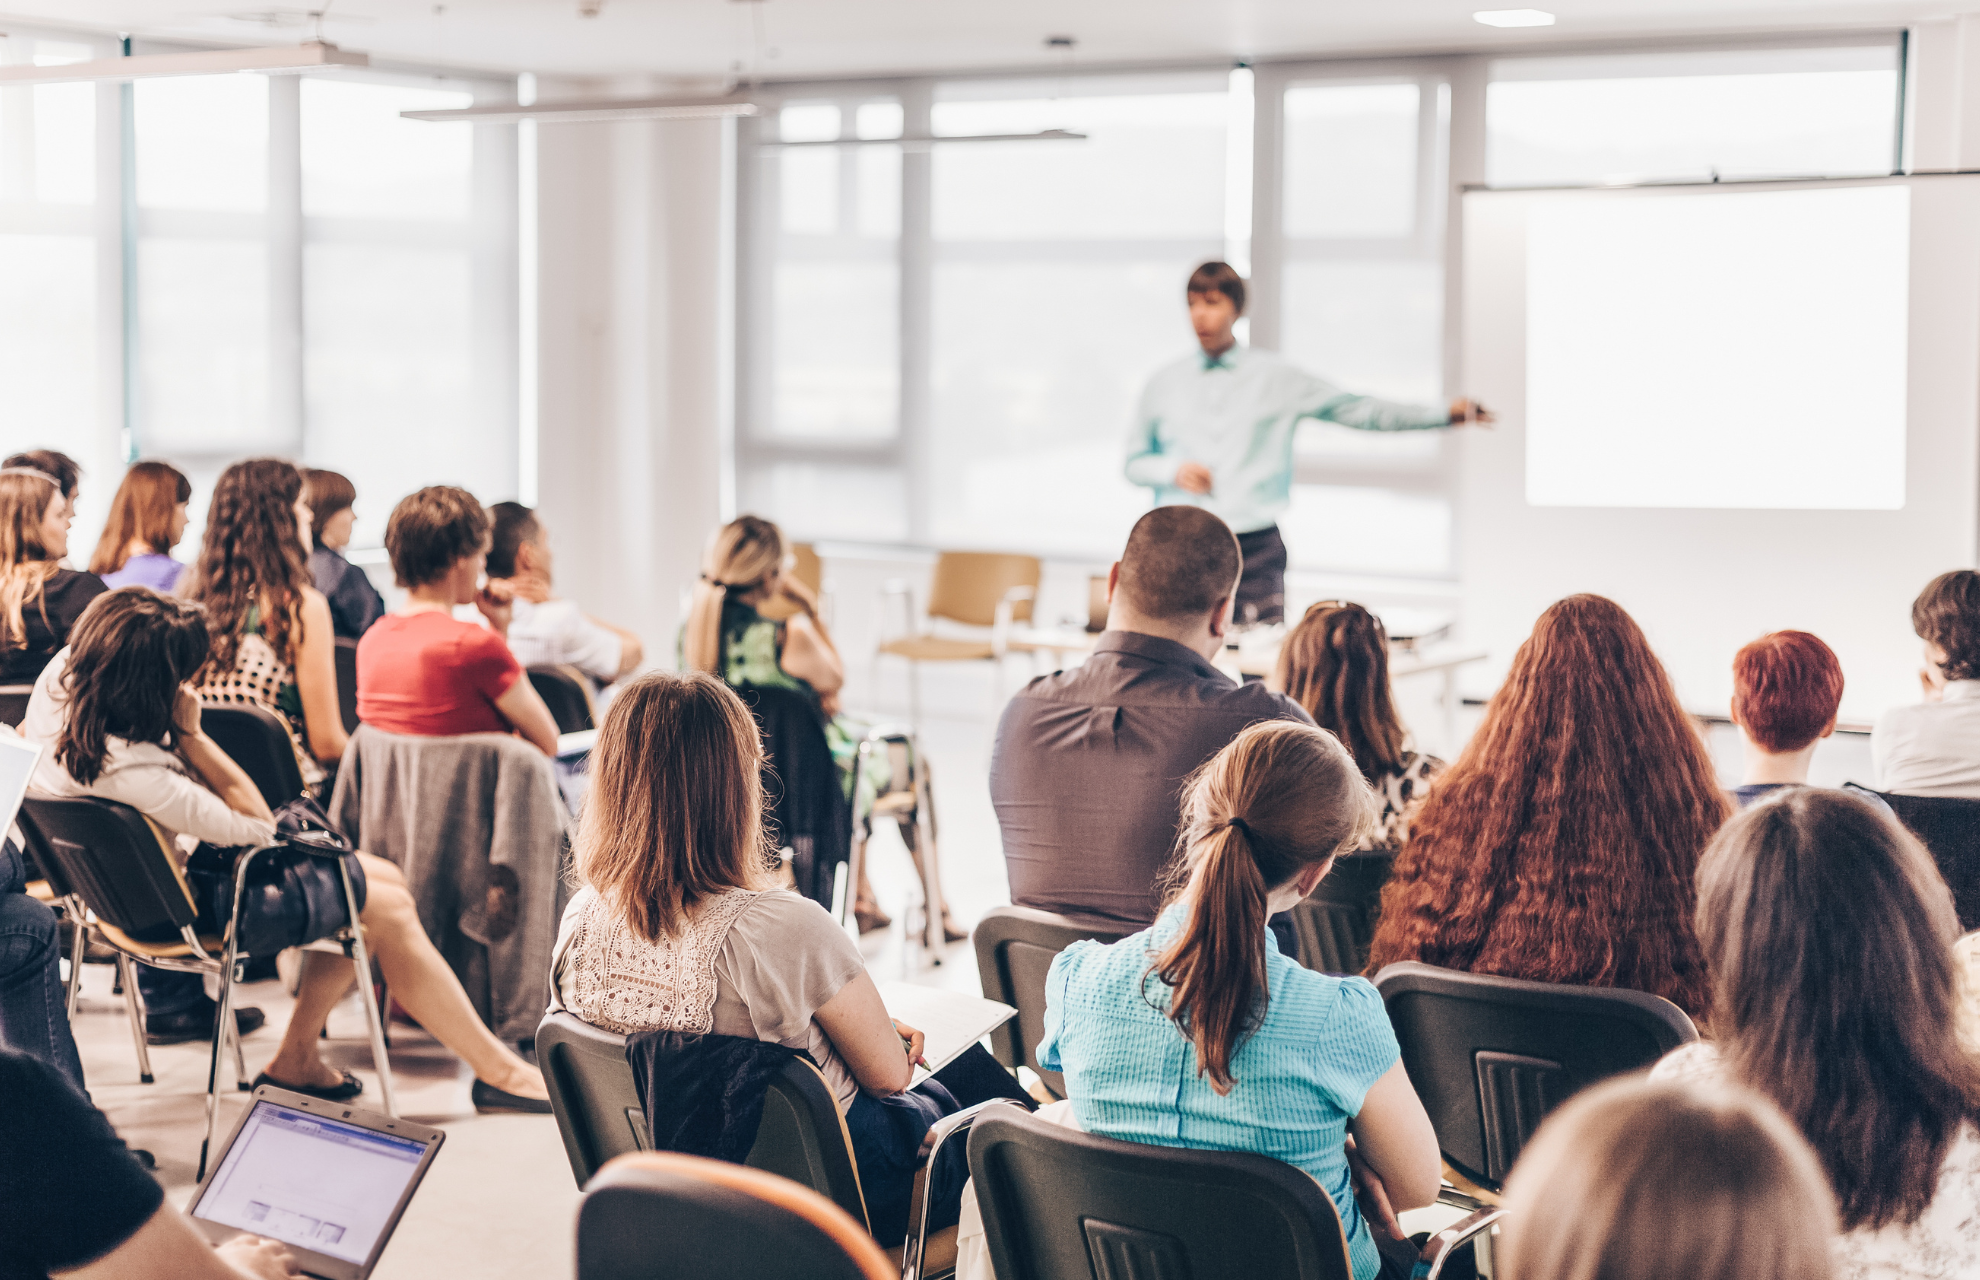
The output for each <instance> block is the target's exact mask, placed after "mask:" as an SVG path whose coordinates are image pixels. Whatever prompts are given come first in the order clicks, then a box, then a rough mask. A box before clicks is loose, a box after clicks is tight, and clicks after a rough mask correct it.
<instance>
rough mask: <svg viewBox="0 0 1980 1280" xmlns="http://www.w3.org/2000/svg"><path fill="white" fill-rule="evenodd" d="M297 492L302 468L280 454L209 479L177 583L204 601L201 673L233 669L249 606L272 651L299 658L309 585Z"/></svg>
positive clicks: (205, 675)
mask: <svg viewBox="0 0 1980 1280" xmlns="http://www.w3.org/2000/svg"><path fill="white" fill-rule="evenodd" d="M302 491H303V478H302V472H301V471H299V470H297V468H296V465H295V464H294V463H292V462H286V461H284V460H283V459H281V458H250V459H249V460H247V461H246V462H236V463H235V464H234V465H233V466H231V467H228V468H227V469H226V470H225V471H222V472H221V473H220V479H219V480H218V481H216V482H215V483H214V485H213V503H212V505H211V506H209V507H208V508H207V511H206V533H205V536H204V538H203V539H202V541H201V544H200V548H199V559H197V560H195V561H194V562H193V567H192V573H191V574H190V575H188V580H187V585H186V586H185V587H183V588H181V590H182V591H183V593H184V594H185V595H186V597H187V598H188V599H192V600H197V601H198V602H199V603H201V604H203V605H205V606H206V625H207V629H208V630H209V631H211V632H212V635H213V650H212V652H211V653H210V654H209V655H208V657H207V659H206V668H205V672H204V673H203V675H202V677H201V679H202V680H212V679H215V678H217V677H219V676H221V675H224V674H226V673H227V672H230V671H232V670H233V669H234V660H235V658H237V657H238V656H239V654H240V649H241V636H242V635H243V634H244V632H245V631H246V628H247V620H248V611H249V610H250V609H255V608H260V609H261V610H262V614H261V634H262V636H263V637H264V638H265V639H266V640H267V641H268V645H269V647H270V648H272V649H273V650H275V655H276V656H277V657H278V658H280V659H282V661H284V662H290V663H293V662H294V661H295V660H296V647H297V643H298V641H299V639H300V637H301V633H302V601H303V592H304V591H305V590H306V589H308V588H309V586H310V585H311V582H310V576H309V558H308V556H307V555H306V554H305V553H304V551H303V544H302V530H301V529H299V528H298V527H297V525H296V499H298V498H300V497H301V496H302Z"/></svg>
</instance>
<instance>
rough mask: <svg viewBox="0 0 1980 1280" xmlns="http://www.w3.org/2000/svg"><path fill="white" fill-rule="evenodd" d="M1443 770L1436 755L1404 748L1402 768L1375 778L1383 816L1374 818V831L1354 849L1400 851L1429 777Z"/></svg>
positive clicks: (1364, 837)
mask: <svg viewBox="0 0 1980 1280" xmlns="http://www.w3.org/2000/svg"><path fill="white" fill-rule="evenodd" d="M1443 771H1444V762H1443V761H1442V760H1439V759H1438V758H1437V757H1436V756H1432V755H1424V754H1422V753H1420V752H1416V751H1404V752H1403V767H1402V768H1401V769H1400V770H1399V771H1398V772H1395V773H1386V774H1383V775H1382V776H1381V777H1380V778H1377V779H1375V781H1374V787H1375V790H1376V792H1377V793H1378V794H1379V795H1380V796H1381V797H1382V816H1381V817H1380V818H1379V819H1378V820H1377V821H1376V824H1375V830H1374V831H1373V832H1372V833H1370V834H1369V835H1366V836H1363V837H1362V839H1361V843H1360V845H1358V846H1357V847H1356V852H1358V853H1401V852H1402V847H1403V845H1404V844H1405V843H1406V842H1407V841H1408V840H1409V824H1410V823H1411V822H1413V821H1415V820H1416V811H1417V810H1418V809H1421V808H1422V807H1423V799H1424V797H1425V796H1427V795H1428V794H1429V793H1430V782H1431V780H1432V779H1433V778H1435V777H1436V776H1437V775H1438V774H1440V773H1442V772H1443Z"/></svg>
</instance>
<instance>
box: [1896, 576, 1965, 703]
mask: <svg viewBox="0 0 1980 1280" xmlns="http://www.w3.org/2000/svg"><path fill="white" fill-rule="evenodd" d="M1911 629H1912V630H1913V631H1916V632H1917V633H1918V638H1919V639H1920V640H1924V641H1926V642H1927V643H1930V644H1935V645H1938V646H1939V647H1940V648H1941V649H1944V650H1945V651H1946V660H1945V662H1944V664H1943V666H1944V668H1945V673H1946V679H1948V680H1980V573H1975V572H1974V571H1973V570H1971V569H1954V570H1953V571H1952V572H1951V573H1942V574H1940V575H1939V576H1938V577H1936V578H1934V579H1932V581H1931V582H1929V583H1927V584H1926V586H1925V590H1923V591H1922V592H1920V593H1919V595H1918V599H1916V600H1914V601H1912V603H1911Z"/></svg>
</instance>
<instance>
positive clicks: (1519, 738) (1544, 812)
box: [1369, 595, 1729, 1016]
mask: <svg viewBox="0 0 1980 1280" xmlns="http://www.w3.org/2000/svg"><path fill="white" fill-rule="evenodd" d="M1728 811H1729V810H1728V805H1727V803H1726V797H1725V794H1724V793H1723V792H1722V791H1720V790H1719V786H1718V782H1717V779H1716V777H1715V776H1714V773H1713V769H1712V761H1711V758H1710V757H1709V756H1708V755H1707V753H1706V750H1705V744H1704V742H1703V740H1702V739H1701V738H1700V737H1699V735H1698V730H1697V728H1696V727H1695V726H1694V725H1693V723H1692V720H1691V717H1690V716H1689V715H1687V714H1686V713H1685V711H1684V708H1683V707H1681V706H1679V705H1678V700H1677V693H1676V691H1675V690H1673V689H1672V687H1671V681H1670V677H1669V676H1668V675H1667V674H1666V673H1665V671H1664V666H1663V664H1662V663H1661V662H1659V661H1657V655H1656V654H1655V653H1653V652H1651V650H1650V643H1649V641H1648V640H1646V639H1645V638H1644V636H1643V631H1642V629H1641V628H1639V627H1638V626H1637V625H1636V623H1635V621H1634V620H1633V619H1632V618H1631V617H1630V616H1629V615H1628V614H1627V613H1625V612H1623V610H1622V608H1621V607H1620V606H1619V605H1617V604H1616V603H1615V602H1614V601H1612V600H1606V599H1604V598H1603V597H1601V596H1594V595H1578V596H1569V597H1568V598H1567V599H1565V600H1561V601H1558V602H1556V603H1555V604H1554V605H1553V606H1551V607H1550V608H1549V609H1548V610H1547V611H1546V612H1545V613H1543V614H1541V615H1540V620H1539V621H1538V622H1536V623H1534V625H1533V634H1532V636H1530V637H1529V638H1528V639H1527V641H1526V643H1525V644H1522V645H1521V646H1520V647H1519V653H1518V654H1517V655H1515V656H1514V658H1513V663H1512V670H1511V671H1510V672H1508V673H1507V675H1506V682H1505V684H1504V685H1503V686H1501V687H1500V689H1499V692H1498V693H1497V694H1496V695H1494V697H1493V698H1492V702H1491V705H1490V706H1488V707H1487V708H1486V710H1485V719H1484V722H1483V723H1482V724H1480V725H1479V727H1478V732H1477V733H1476V734H1474V735H1473V736H1472V739H1471V742H1470V744H1469V745H1468V746H1466V747H1465V749H1464V753H1463V754H1462V755H1460V756H1459V757H1458V759H1457V760H1456V762H1455V763H1453V764H1452V765H1451V766H1450V767H1449V768H1448V769H1447V770H1445V772H1444V775H1443V776H1442V777H1441V778H1439V779H1438V781H1437V785H1436V786H1435V787H1434V788H1432V790H1431V792H1430V795H1429V798H1428V799H1427V800H1425V802H1424V805H1423V809H1422V812H1421V813H1420V814H1419V815H1418V817H1417V819H1416V822H1415V825H1413V826H1412V827H1411V828H1410V836H1409V843H1408V844H1407V845H1405V846H1404V848H1403V851H1402V852H1401V853H1400V854H1399V855H1397V858H1396V864H1395V870H1394V872H1393V874H1392V875H1391V877H1390V879H1389V883H1388V885H1387V887H1386V888H1384V889H1383V891H1382V918H1381V922H1380V924H1379V925H1378V926H1377V927H1376V930H1375V939H1374V943H1373V945H1372V946H1371V948H1370V953H1369V971H1370V972H1371V973H1372V972H1374V971H1375V970H1376V969H1378V968H1380V967H1381V966H1382V965H1385V964H1389V963H1391V962H1392V961H1396V960H1421V961H1423V962H1424V963H1426V964H1434V965H1438V966H1441V967H1443V968H1446V969H1460V970H1465V971H1468V972H1473V973H1492V974H1500V975H1503V976H1506V977H1511V978H1527V979H1531V980H1534V981H1537V982H1564V983H1574V984H1577V985H1583V986H1597V987H1626V988H1631V989H1634V990H1637V991H1649V992H1652V993H1654V994H1656V995H1660V996H1663V997H1665V998H1666V999H1668V1000H1670V1001H1671V1002H1672V1003H1674V1004H1676V1005H1677V1006H1678V1007H1679V1008H1681V1009H1683V1010H1684V1011H1685V1012H1687V1013H1690V1014H1692V1015H1693V1016H1698V1015H1701V1014H1703V1013H1704V1012H1705V1011H1706V1009H1707V1008H1708V1007H1709V1005H1710V1003H1711V983H1710V980H1709V978H1708V977H1707V975H1706V971H1705V961H1704V956H1703V953H1702V952H1701V950H1700V948H1699V945H1698V937H1697V934H1696V933H1694V932H1693V929H1692V919H1691V918H1692V910H1693V907H1694V906H1695V904H1696V902H1697V898H1698V893H1697V886H1696V884H1695V883H1694V881H1695V873H1696V871H1697V869H1698V858H1699V855H1700V854H1701V853H1702V852H1703V851H1704V848H1705V845H1706V844H1707V843H1708V842H1709V841H1710V840H1711V838H1712V836H1713V833H1715V832H1716V831H1717V830H1718V829H1719V826H1720V825H1721V824H1722V823H1723V822H1724V821H1725V820H1726V816H1727V813H1728Z"/></svg>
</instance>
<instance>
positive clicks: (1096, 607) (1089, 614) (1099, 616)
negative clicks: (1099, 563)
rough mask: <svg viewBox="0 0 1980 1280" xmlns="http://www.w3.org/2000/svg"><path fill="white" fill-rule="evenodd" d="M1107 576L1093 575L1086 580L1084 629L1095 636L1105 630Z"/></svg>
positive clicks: (1101, 574)
mask: <svg viewBox="0 0 1980 1280" xmlns="http://www.w3.org/2000/svg"><path fill="white" fill-rule="evenodd" d="M1111 607H1112V606H1111V605H1109V604H1108V603H1107V575H1106V574H1104V573H1095V574H1089V575H1087V579H1086V629H1087V630H1088V631H1090V632H1092V633H1094V634H1095V635H1098V634H1099V633H1100V632H1102V631H1105V630H1106V629H1107V611H1108V610H1109V609H1110V608H1111Z"/></svg>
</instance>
